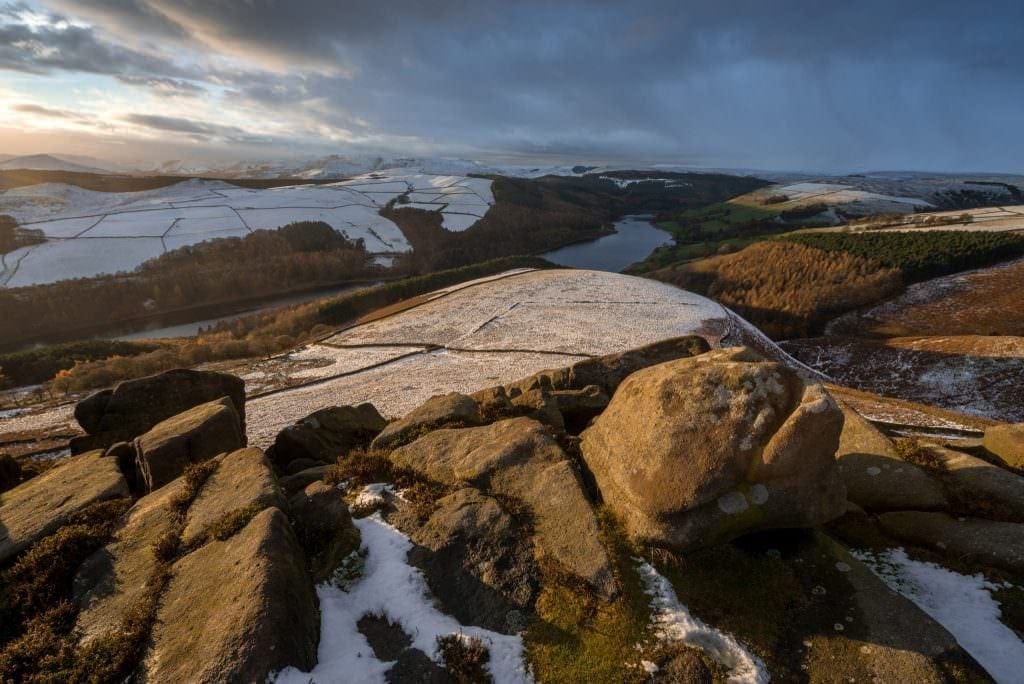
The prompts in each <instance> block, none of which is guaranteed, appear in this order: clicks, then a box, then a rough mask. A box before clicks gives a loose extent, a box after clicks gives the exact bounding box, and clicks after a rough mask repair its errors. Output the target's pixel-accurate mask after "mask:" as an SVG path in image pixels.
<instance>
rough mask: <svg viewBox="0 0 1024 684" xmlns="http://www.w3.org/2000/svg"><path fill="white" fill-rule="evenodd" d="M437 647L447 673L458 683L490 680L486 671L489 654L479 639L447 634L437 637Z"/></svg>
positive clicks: (486, 681)
mask: <svg viewBox="0 0 1024 684" xmlns="http://www.w3.org/2000/svg"><path fill="white" fill-rule="evenodd" d="M437 648H438V650H439V651H440V652H441V659H442V660H443V661H444V667H445V669H446V670H448V674H450V675H451V676H452V679H454V680H455V681H456V682H458V683H459V684H488V683H489V682H490V681H491V675H490V673H488V672H487V662H488V661H489V660H490V659H491V654H490V652H489V651H488V650H487V647H486V646H484V642H482V641H481V640H480V639H477V638H475V637H466V636H464V635H462V634H447V635H445V636H443V637H438V639H437Z"/></svg>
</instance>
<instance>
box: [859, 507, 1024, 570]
mask: <svg viewBox="0 0 1024 684" xmlns="http://www.w3.org/2000/svg"><path fill="white" fill-rule="evenodd" d="M878 524H879V525H881V526H882V529H883V530H885V531H886V532H888V533H889V534H891V535H893V536H894V537H897V538H899V539H902V540H903V541H905V542H907V543H908V544H914V545H915V546H922V547H924V548H928V549H932V550H933V551H937V552H939V553H942V554H947V555H949V556H951V557H953V558H955V559H957V560H959V561H967V562H973V563H980V564H982V565H992V566H995V567H997V568H1003V569H1004V570H1009V571H1010V572H1017V573H1019V572H1024V525H1022V524H1020V523H1009V522H996V521H993V520H982V519H980V518H954V517H952V516H949V515H946V514H945V513H926V512H922V511H898V512H894V513H883V514H882V515H880V516H878Z"/></svg>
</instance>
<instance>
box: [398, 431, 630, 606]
mask: <svg viewBox="0 0 1024 684" xmlns="http://www.w3.org/2000/svg"><path fill="white" fill-rule="evenodd" d="M391 460H392V461H393V462H394V463H395V464H396V465H399V466H402V467H406V468H410V469H412V470H414V471H416V472H419V473H421V474H422V475H424V476H425V477H427V478H429V479H431V480H435V481H437V482H442V483H446V484H463V483H467V484H470V485H472V486H474V487H477V488H480V489H482V490H484V491H485V492H489V493H492V494H497V495H502V496H508V497H513V498H515V499H518V500H520V501H522V502H523V503H525V504H526V506H527V507H528V508H529V510H530V512H531V514H532V516H533V530H534V544H535V546H536V552H537V553H538V555H539V556H540V557H546V558H548V559H550V560H552V561H555V562H556V563H557V564H559V565H560V566H561V567H562V568H564V569H565V570H567V571H568V572H570V573H572V574H575V575H577V576H579V577H582V578H583V579H585V580H586V581H587V582H589V583H590V584H591V585H593V586H594V587H595V588H596V589H597V590H598V591H599V592H600V593H601V594H603V595H605V596H609V597H610V596H612V595H613V594H614V593H615V591H616V589H615V581H614V579H613V577H612V572H611V568H610V566H609V563H608V556H607V554H606V553H605V550H604V547H602V546H601V542H600V540H599V538H598V527H597V520H596V519H595V517H594V512H593V510H592V509H591V506H590V502H589V501H588V500H587V498H586V496H585V495H584V491H583V485H582V482H581V480H580V477H579V474H578V473H577V472H576V471H575V470H574V469H573V466H572V463H571V462H570V461H569V458H568V457H567V456H566V455H565V453H564V452H563V451H562V450H561V448H560V447H559V446H558V444H557V443H556V442H555V440H554V439H553V438H552V437H551V436H550V435H549V434H548V433H547V431H546V430H545V428H544V426H543V425H541V424H540V423H538V422H537V421H535V420H532V419H530V418H512V419H509V420H501V421H498V422H496V423H493V424H491V425H486V426H483V427H475V428H464V429H457V430H453V429H442V430H436V431H434V432H431V433H428V434H426V435H424V436H423V437H420V438H419V439H417V440H416V441H415V442H413V443H412V444H408V445H406V446H404V447H401V448H399V449H396V450H395V451H394V452H392V454H391Z"/></svg>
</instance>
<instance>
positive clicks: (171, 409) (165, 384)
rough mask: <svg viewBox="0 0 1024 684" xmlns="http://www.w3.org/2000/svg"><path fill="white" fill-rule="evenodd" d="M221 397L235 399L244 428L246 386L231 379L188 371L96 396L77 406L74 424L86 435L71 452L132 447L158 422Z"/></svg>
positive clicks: (168, 373)
mask: <svg viewBox="0 0 1024 684" xmlns="http://www.w3.org/2000/svg"><path fill="white" fill-rule="evenodd" d="M222 397H227V398H229V399H230V400H231V403H232V405H233V406H234V408H235V412H236V413H237V414H238V417H239V421H240V422H241V424H242V427H243V434H244V427H245V383H244V382H243V381H242V380H241V379H240V378H237V377H235V376H233V375H228V374H226V373H216V372H211V371H196V370H187V369H176V370H169V371H166V372H164V373H159V374H157V375H151V376H148V377H145V378H138V379H136V380H127V381H125V382H122V383H120V384H118V385H117V386H116V387H114V388H113V389H108V390H103V391H102V392H97V393H95V394H93V395H91V396H89V397H88V398H86V399H84V400H82V401H80V402H79V403H78V405H77V406H75V419H76V420H77V421H78V424H79V425H81V426H82V429H83V430H85V432H86V433H87V434H86V436H85V437H81V438H76V440H73V441H72V445H71V446H72V451H73V452H75V453H78V452H80V451H83V450H89V449H105V448H107V447H109V446H111V445H112V444H114V443H115V442H130V441H131V440H133V439H134V438H136V437H138V436H139V435H141V434H143V433H145V432H148V431H149V430H150V429H152V428H153V427H154V426H155V425H156V424H157V423H160V422H161V421H164V420H167V419H168V418H171V417H172V416H176V415H178V414H179V413H182V412H183V411H187V410H188V409H190V408H192V407H194V406H198V405H200V404H205V403H207V402H210V401H214V400H216V399H220V398H222Z"/></svg>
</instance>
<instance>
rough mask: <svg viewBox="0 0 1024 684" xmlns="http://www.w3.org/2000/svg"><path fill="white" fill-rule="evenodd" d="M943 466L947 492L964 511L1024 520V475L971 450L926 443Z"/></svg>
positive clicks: (1000, 518) (926, 446)
mask: <svg viewBox="0 0 1024 684" xmlns="http://www.w3.org/2000/svg"><path fill="white" fill-rule="evenodd" d="M925 448H926V449H927V450H928V452H929V453H931V454H932V455H933V456H934V458H935V459H936V460H937V462H938V463H939V465H940V467H941V468H942V470H943V472H942V481H943V484H944V485H945V487H946V492H947V494H948V495H949V497H950V498H951V499H952V500H953V501H954V503H955V504H956V506H957V508H958V509H959V510H961V511H968V512H970V513H971V514H973V515H980V516H981V517H985V518H992V519H997V520H1008V521H1014V522H1024V477H1021V476H1020V475H1016V474H1014V473H1012V472H1010V471H1008V470H1006V469H1004V468H1000V467H999V466H996V465H992V464H991V463H989V462H988V461H984V460H982V459H980V458H977V457H975V456H971V455H970V454H965V453H963V452H961V451H955V450H953V449H947V448H944V447H940V446H938V445H936V444H926V445H925Z"/></svg>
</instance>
